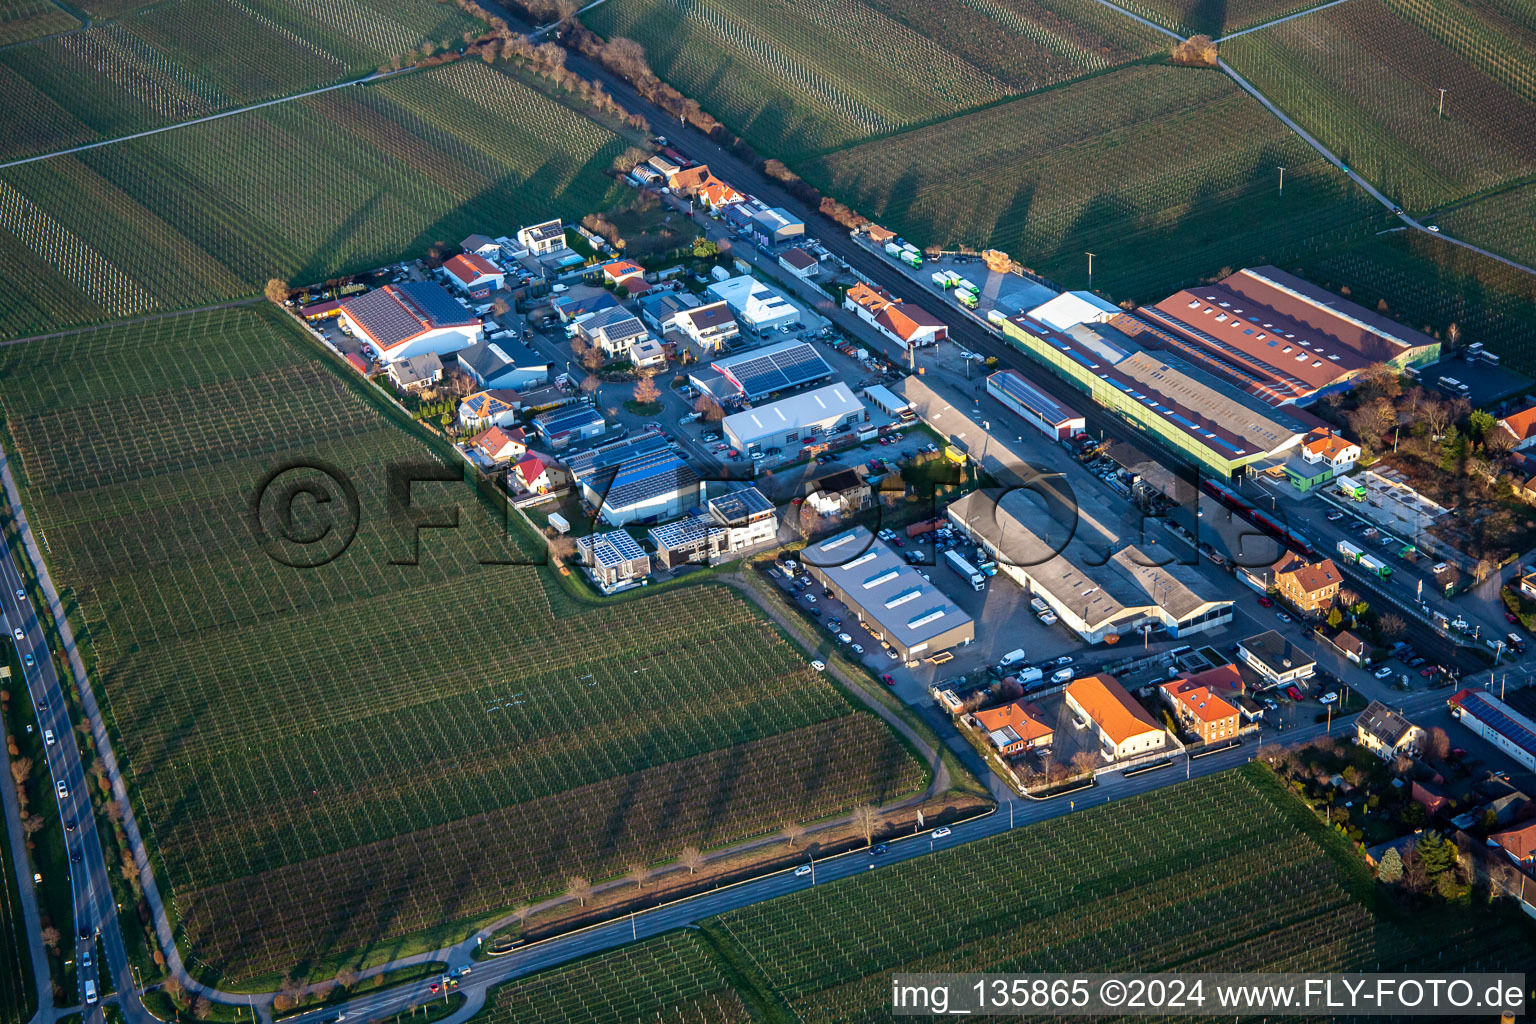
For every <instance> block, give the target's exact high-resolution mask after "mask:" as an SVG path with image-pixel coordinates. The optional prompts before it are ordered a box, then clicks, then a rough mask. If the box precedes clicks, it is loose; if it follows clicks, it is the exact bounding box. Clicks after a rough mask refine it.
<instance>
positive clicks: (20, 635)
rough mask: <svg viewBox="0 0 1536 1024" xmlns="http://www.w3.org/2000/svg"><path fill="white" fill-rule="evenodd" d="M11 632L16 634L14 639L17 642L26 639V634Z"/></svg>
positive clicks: (16, 630) (18, 631)
mask: <svg viewBox="0 0 1536 1024" xmlns="http://www.w3.org/2000/svg"><path fill="white" fill-rule="evenodd" d="M11 632H13V633H15V634H16V639H17V640H25V639H26V638H27V634H25V633H23V632H22V631H21V630H19V629H15V630H12V631H11Z"/></svg>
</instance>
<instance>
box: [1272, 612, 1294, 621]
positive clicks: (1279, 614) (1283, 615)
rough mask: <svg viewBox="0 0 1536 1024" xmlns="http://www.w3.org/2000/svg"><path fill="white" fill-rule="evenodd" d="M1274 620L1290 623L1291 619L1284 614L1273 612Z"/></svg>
mask: <svg viewBox="0 0 1536 1024" xmlns="http://www.w3.org/2000/svg"><path fill="white" fill-rule="evenodd" d="M1275 618H1277V619H1279V620H1280V621H1281V622H1290V621H1291V617H1290V616H1289V615H1287V614H1286V613H1285V612H1275Z"/></svg>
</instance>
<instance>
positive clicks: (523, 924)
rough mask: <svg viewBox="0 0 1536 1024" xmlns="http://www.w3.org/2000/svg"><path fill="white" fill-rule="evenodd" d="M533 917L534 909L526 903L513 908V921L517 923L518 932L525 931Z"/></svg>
mask: <svg viewBox="0 0 1536 1024" xmlns="http://www.w3.org/2000/svg"><path fill="white" fill-rule="evenodd" d="M532 916H533V908H532V907H531V906H529V905H528V904H526V903H519V904H518V905H517V906H515V907H513V908H512V920H514V921H516V922H517V930H518V931H523V930H524V929H526V928H527V927H528V919H529V918H530V917H532Z"/></svg>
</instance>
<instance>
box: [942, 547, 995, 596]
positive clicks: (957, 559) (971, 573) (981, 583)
mask: <svg viewBox="0 0 1536 1024" xmlns="http://www.w3.org/2000/svg"><path fill="white" fill-rule="evenodd" d="M944 561H946V562H948V563H949V567H950V568H951V569H953V570H955V574H956V575H958V576H959V577H960V578H961V579H964V580H967V581H969V582H970V584H971V589H972V590H984V589H986V586H987V578H986V577H985V576H983V575H982V574H981V570H979V569H977V568H976V567H975V566H974V565H972V564H971V563H970V562H967V561H966V560H965V559H964V558H962V557H961V555H960V552H958V551H946V552H944Z"/></svg>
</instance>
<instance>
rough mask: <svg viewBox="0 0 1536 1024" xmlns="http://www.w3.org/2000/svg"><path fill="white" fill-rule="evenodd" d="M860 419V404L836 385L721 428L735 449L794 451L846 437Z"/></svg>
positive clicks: (737, 416)
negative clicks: (785, 449) (784, 449)
mask: <svg viewBox="0 0 1536 1024" xmlns="http://www.w3.org/2000/svg"><path fill="white" fill-rule="evenodd" d="M864 418H865V412H864V403H862V402H860V401H859V400H858V399H856V398H854V397H853V393H852V392H851V391H849V390H848V385H846V384H844V383H843V382H842V381H838V382H837V383H836V384H828V385H827V386H826V387H824V388H816V389H815V390H814V391H802V392H801V393H800V394H797V395H791V396H790V397H788V398H781V399H779V400H778V401H777V402H770V403H769V404H767V405H760V406H756V407H754V408H751V409H747V410H745V411H744V412H738V413H734V414H732V415H730V416H727V417H726V418H725V420H724V421H723V424H722V425H723V426H724V428H725V436H726V437H727V438H728V439H729V440H730V442H731V444H732V445H733V446H735V447H737V448H741V449H754V448H788V449H798V448H799V447H801V445H802V444H804V443H806V442H811V441H814V440H816V439H818V438H822V437H830V436H835V435H837V434H842V433H846V432H847V431H848V430H851V429H852V428H853V426H854V424H856V423H860V422H862V421H863V420H864Z"/></svg>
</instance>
